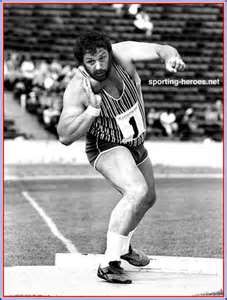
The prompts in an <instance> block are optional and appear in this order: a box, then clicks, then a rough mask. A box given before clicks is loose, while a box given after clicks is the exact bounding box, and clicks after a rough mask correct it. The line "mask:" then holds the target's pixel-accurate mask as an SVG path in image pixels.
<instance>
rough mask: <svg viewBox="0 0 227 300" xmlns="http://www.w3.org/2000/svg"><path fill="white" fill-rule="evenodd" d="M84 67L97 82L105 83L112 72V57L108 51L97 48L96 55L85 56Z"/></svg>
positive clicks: (88, 54) (87, 54)
mask: <svg viewBox="0 0 227 300" xmlns="http://www.w3.org/2000/svg"><path fill="white" fill-rule="evenodd" d="M83 65H84V67H85V69H86V71H87V72H88V74H89V75H90V76H91V77H93V78H94V79H95V80H97V81H103V80H105V79H106V78H107V77H108V75H109V72H110V68H111V55H110V54H109V52H108V51H107V50H106V49H104V48H97V50H96V52H95V53H93V54H91V53H89V52H87V53H86V54H85V55H84V58H83Z"/></svg>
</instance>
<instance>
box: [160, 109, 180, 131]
mask: <svg viewBox="0 0 227 300" xmlns="http://www.w3.org/2000/svg"><path fill="white" fill-rule="evenodd" d="M160 122H161V124H162V126H163V128H164V130H165V131H164V133H165V136H169V137H172V136H173V135H174V134H175V133H176V132H177V130H178V125H177V123H176V115H175V113H174V112H173V111H171V110H170V109H168V110H167V111H165V112H162V113H161V114H160Z"/></svg>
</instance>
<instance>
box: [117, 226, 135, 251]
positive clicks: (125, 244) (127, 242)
mask: <svg viewBox="0 0 227 300" xmlns="http://www.w3.org/2000/svg"><path fill="white" fill-rule="evenodd" d="M135 230H136V228H135V229H134V230H132V231H130V232H129V234H128V236H127V239H125V241H124V244H123V247H122V253H121V255H124V254H126V253H128V252H129V246H130V242H131V238H132V236H133V233H134V232H135Z"/></svg>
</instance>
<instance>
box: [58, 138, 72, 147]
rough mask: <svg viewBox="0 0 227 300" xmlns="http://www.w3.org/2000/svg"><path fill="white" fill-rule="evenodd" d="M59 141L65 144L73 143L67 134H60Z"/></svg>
mask: <svg viewBox="0 0 227 300" xmlns="http://www.w3.org/2000/svg"><path fill="white" fill-rule="evenodd" d="M59 142H60V143H61V144H63V145H65V146H69V145H71V144H72V141H71V140H70V139H69V138H67V137H66V136H59Z"/></svg>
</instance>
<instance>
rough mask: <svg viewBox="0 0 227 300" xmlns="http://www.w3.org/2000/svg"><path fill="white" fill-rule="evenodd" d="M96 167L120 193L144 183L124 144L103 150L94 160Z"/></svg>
mask: <svg viewBox="0 0 227 300" xmlns="http://www.w3.org/2000/svg"><path fill="white" fill-rule="evenodd" d="M96 169H97V170H98V171H99V172H100V173H101V174H102V175H103V176H104V177H105V178H106V179H107V180H108V181H110V182H111V184H112V185H113V186H114V187H115V188H116V189H117V190H118V191H120V192H121V193H124V192H125V191H127V189H128V188H131V187H136V186H137V185H138V184H146V182H145V180H144V176H143V174H142V173H141V171H140V169H139V168H138V167H137V165H136V163H135V161H134V158H133V156H132V154H131V152H130V151H129V150H128V149H127V148H126V147H124V146H119V147H115V148H112V149H111V150H110V151H107V152H103V153H102V154H101V155H100V156H99V158H98V161H97V162H96Z"/></svg>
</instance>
